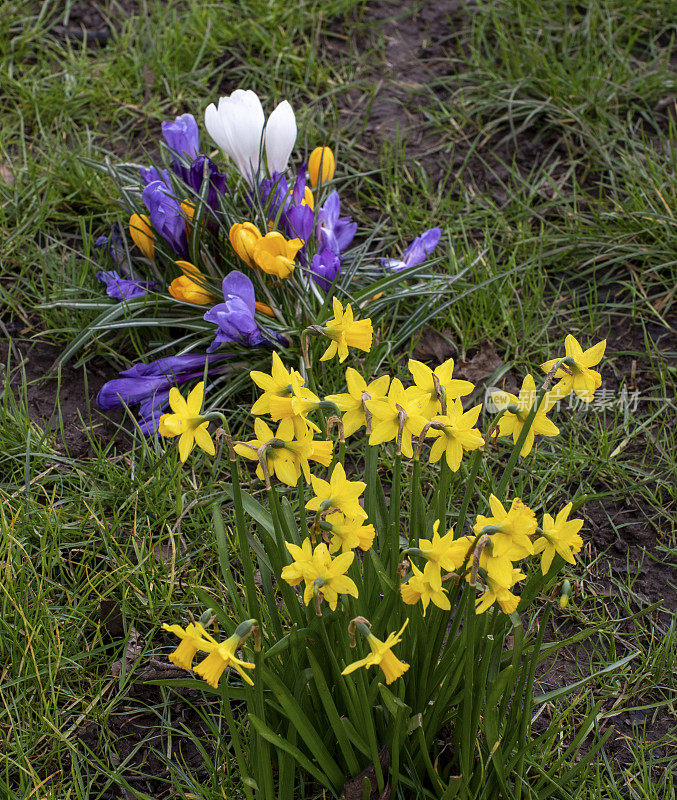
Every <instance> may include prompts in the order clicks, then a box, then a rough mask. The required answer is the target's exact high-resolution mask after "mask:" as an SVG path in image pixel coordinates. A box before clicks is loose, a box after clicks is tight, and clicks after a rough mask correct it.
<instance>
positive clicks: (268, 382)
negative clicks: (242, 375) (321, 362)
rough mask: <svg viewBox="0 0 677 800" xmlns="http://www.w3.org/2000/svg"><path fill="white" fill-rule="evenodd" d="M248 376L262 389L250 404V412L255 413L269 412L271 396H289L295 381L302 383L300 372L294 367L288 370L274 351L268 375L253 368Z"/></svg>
mask: <svg viewBox="0 0 677 800" xmlns="http://www.w3.org/2000/svg"><path fill="white" fill-rule="evenodd" d="M249 376H250V377H251V379H252V380H253V381H254V383H255V384H256V385H257V386H258V387H259V389H263V394H262V395H261V397H259V399H258V400H257V401H256V402H255V403H254V405H253V406H252V414H256V415H261V414H270V400H271V398H272V397H291V396H292V390H293V386H294V384H295V381H296V383H297V384H298V385H303V378H302V377H301V373H300V372H297V371H296V370H295V369H291V370H288V369H287V368H286V367H285V365H284V364H283V363H282V359H281V358H280V356H279V355H278V354H277V353H276V352H275V351H273V363H272V368H271V371H270V375H268V374H267V373H265V372H259V371H258V370H253V371H252V372H250V373H249Z"/></svg>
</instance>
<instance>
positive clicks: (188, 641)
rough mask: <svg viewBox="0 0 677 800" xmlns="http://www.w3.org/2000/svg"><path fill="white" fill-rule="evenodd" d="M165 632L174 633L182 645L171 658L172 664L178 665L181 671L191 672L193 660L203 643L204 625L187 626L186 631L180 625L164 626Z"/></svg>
mask: <svg viewBox="0 0 677 800" xmlns="http://www.w3.org/2000/svg"><path fill="white" fill-rule="evenodd" d="M162 628H163V630H165V631H169V633H173V634H174V635H175V636H178V637H179V639H181V643H180V644H179V646H178V647H177V648H176V650H175V651H174V652H173V653H172V654H171V655H170V656H169V660H170V661H171V662H172V664H176V666H177V667H180V668H181V669H187V670H190V669H192V668H193V659H194V658H195V654H196V653H197V651H198V650H199V649H200V646H201V644H202V642H203V639H202V634H203V632H204V628H203V627H202V625H199V624H198V625H193V624H191V625H186V627H185V629H184V628H182V627H181V626H180V625H166V624H163V625H162Z"/></svg>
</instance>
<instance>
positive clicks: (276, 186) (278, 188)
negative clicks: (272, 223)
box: [259, 172, 292, 220]
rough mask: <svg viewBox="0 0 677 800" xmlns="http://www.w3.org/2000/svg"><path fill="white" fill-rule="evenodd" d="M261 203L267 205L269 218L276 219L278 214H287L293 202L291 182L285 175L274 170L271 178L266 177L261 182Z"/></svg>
mask: <svg viewBox="0 0 677 800" xmlns="http://www.w3.org/2000/svg"><path fill="white" fill-rule="evenodd" d="M259 196H260V197H261V203H262V204H263V205H264V206H266V205H267V206H268V207H267V213H268V219H272V220H275V219H277V217H278V214H280V213H281V214H285V213H286V212H287V211H288V209H289V207H290V205H291V202H292V198H291V197H290V195H289V184H288V183H287V179H286V178H285V176H284V175H282V174H281V173H279V172H273V174H272V176H271V177H270V178H264V180H262V181H261V183H260V184H259Z"/></svg>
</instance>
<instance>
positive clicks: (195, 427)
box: [158, 381, 216, 462]
mask: <svg viewBox="0 0 677 800" xmlns="http://www.w3.org/2000/svg"><path fill="white" fill-rule="evenodd" d="M204 391H205V385H204V381H200V383H198V384H197V386H195V388H194V389H193V390H192V391H191V393H190V394H189V395H188V397H187V398H186V399H185V400H184V399H183V397H182V395H181V392H180V391H179V390H178V389H177V388H176V386H172V388H171V389H170V390H169V407H170V408H171V409H172V412H173V413H172V414H163V415H162V416H161V417H160V422H159V425H158V431H159V432H160V435H161V436H167V437H173V436H179V437H180V439H179V458H180V459H181V461H182V462H184V461H185V460H186V459H187V458H188V455H189V454H190V451H191V450H192V449H193V447H194V445H195V444H197V446H198V447H200V448H201V449H202V450H204V451H205V453H207V455H210V456H213V455H215V453H216V448H215V447H214V442H213V441H212V438H211V436H210V435H209V434H208V433H207V428H208V427H209V420H206V419H205V418H204V417H203V416H201V412H202V401H203V399H204Z"/></svg>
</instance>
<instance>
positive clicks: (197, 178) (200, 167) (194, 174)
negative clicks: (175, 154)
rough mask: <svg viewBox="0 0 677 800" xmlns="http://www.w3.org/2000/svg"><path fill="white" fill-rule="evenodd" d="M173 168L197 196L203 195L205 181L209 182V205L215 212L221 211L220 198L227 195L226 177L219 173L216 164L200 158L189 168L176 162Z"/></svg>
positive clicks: (206, 158) (205, 158) (207, 197)
mask: <svg viewBox="0 0 677 800" xmlns="http://www.w3.org/2000/svg"><path fill="white" fill-rule="evenodd" d="M172 167H173V169H174V172H175V173H176V174H177V175H178V176H179V178H181V180H182V181H183V182H184V183H186V184H188V186H190V188H191V189H192V190H193V191H194V192H195V194H198V195H201V194H202V187H203V185H204V181H205V180H207V181H208V183H209V188H208V189H207V196H206V201H207V205H208V206H209V207H210V208H211V209H213V210H214V211H218V210H219V209H220V207H221V201H220V199H219V198H221V197H223V195H224V194H225V193H226V176H225V175H224V173H222V172H219V170H218V169H217V167H216V164H215V163H214V162H213V161H212V160H211V159H210V158H208V157H207V156H198V157H197V158H196V159H194V161H193V162H192V164H191V165H190V166H189V167H187V166H186V165H185V164H181V163H180V162H178V161H174V162H173V164H172Z"/></svg>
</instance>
